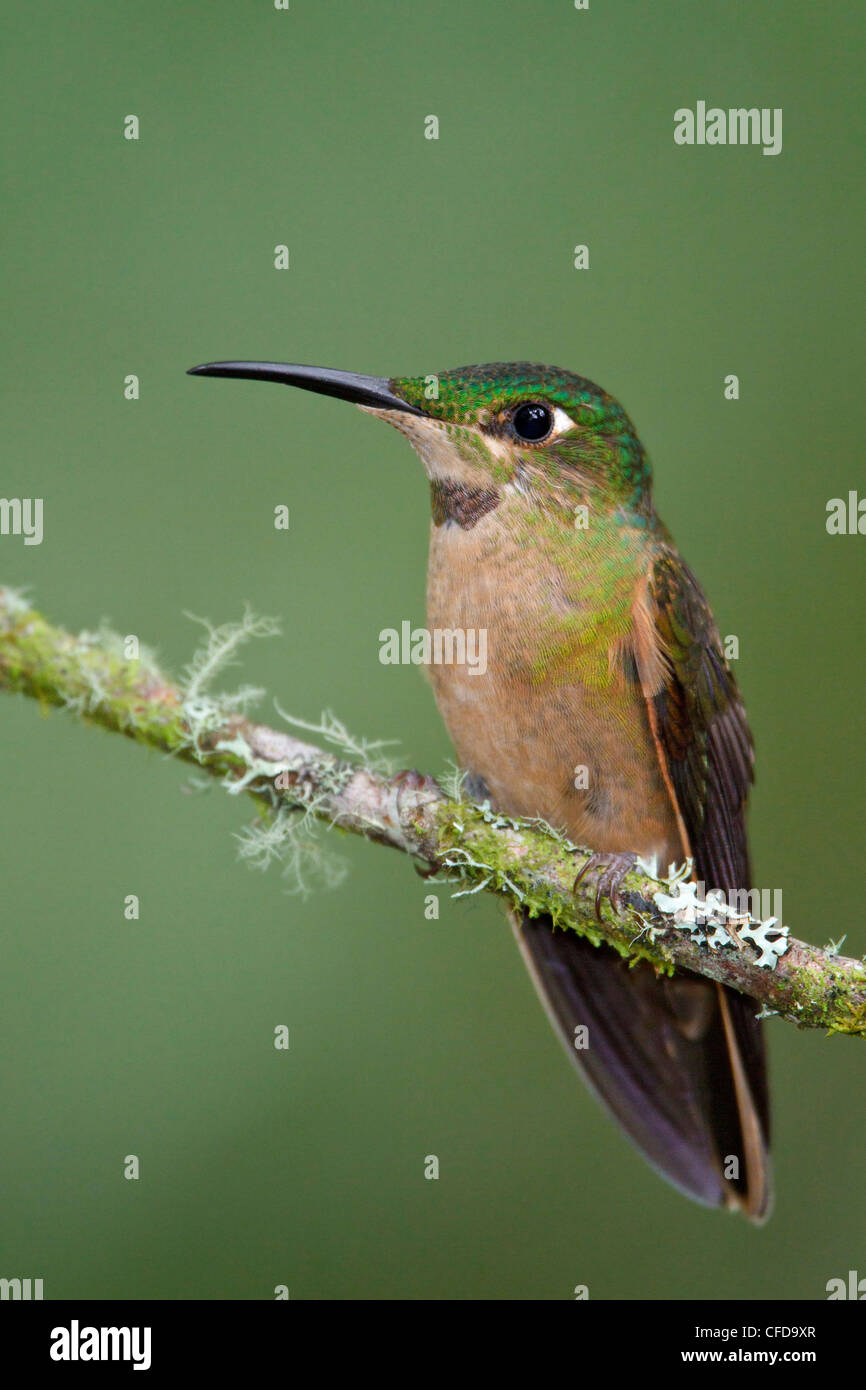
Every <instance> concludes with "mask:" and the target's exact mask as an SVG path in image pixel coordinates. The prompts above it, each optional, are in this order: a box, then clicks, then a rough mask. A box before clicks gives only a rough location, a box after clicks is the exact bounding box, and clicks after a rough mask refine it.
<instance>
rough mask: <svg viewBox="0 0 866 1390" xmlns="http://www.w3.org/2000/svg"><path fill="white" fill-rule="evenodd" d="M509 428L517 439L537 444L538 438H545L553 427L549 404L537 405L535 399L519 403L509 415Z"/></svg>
mask: <svg viewBox="0 0 866 1390" xmlns="http://www.w3.org/2000/svg"><path fill="white" fill-rule="evenodd" d="M511 428H512V429H513V430H514V433H515V434H516V435H517V438H518V439H525V440H527V441H528V442H529V443H531V444H537V443H538V442H539V440H541V439H546V438H547V436H548V435H549V434H550V431H551V430H552V428H553V411H552V410H551V409H550V406H547V405H539V404H538V402H537V401H533V402H532V403H531V404H530V403H528V404H526V405H519V406H518V407H517V409H516V410H515V412H514V414H513V415H512V417H511Z"/></svg>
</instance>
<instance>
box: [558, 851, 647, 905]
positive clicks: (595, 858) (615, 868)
mask: <svg viewBox="0 0 866 1390" xmlns="http://www.w3.org/2000/svg"><path fill="white" fill-rule="evenodd" d="M636 862H637V857H636V855H634V854H591V855H590V856H589V858H588V859H587V861H586V863H585V864H584V866H583V868H582V869H581V870H580V872H579V873H578V875H577V877H576V878H575V880H574V883H573V884H572V886H571V891H572V893H576V892H577V886H578V884H579V883H580V881H581V879H582V878H583V877H584V875H585V874H586V873H588V872H589V871H590V869H598V868H602V866H603V868H602V872H601V873H600V874H599V876H598V883H597V884H596V891H595V915H596V917H597V918H598V920H599V921H601V904H602V902H603V901H604V899H605V898H607V900H608V902H609V903H610V905H611V907H612V908H613V910H614V912H617V913H619V912H622V896H621V894H620V888H621V887H622V881H623V879H624V878H625V876H626V874H627V873H630V872H631V870H632V869H633V868H634V866H635V864H636Z"/></svg>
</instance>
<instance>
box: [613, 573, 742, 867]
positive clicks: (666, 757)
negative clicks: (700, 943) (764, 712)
mask: <svg viewBox="0 0 866 1390" xmlns="http://www.w3.org/2000/svg"><path fill="white" fill-rule="evenodd" d="M638 604H639V605H641V607H643V608H644V609H645V611H646V612H645V616H646V619H647V620H648V621H639V622H636V623H635V635H636V648H637V650H636V652H635V656H636V660H637V666H638V672H639V675H640V680H641V685H642V688H643V693H644V697H645V699H646V702H647V710H648V714H649V718H650V725H651V727H652V730H653V734H654V736H655V739H656V747H657V749H658V753H659V758H660V760H661V763H662V771H663V772H664V774H665V776H666V779H667V780H668V785H669V787H670V789H671V790H672V793H673V796H674V799H675V804H676V810H677V811H678V813H679V815H680V817H681V819H682V823H683V825H684V827H685V831H686V835H687V837H688V845H689V849H690V852H691V855H692V857H693V858H694V861H695V868H696V871H697V875H698V878H699V879H701V880H702V882H703V883H704V884H705V886H706V888H707V890H709V889H712V888H720V889H721V890H722V891H723V892H725V893H731V892H734V891H735V890H737V889H747V888H750V887H751V872H750V869H749V852H748V845H747V842H746V821H745V808H746V798H747V796H748V792H749V786H750V784H751V782H752V780H753V771H752V769H753V763H754V750H753V745H752V736H751V734H750V732H749V726H748V724H747V722H746V711H745V709H744V708H743V702H742V700H741V699H740V693H739V691H738V689H737V683H736V681H735V680H734V677H733V675H732V673H731V671H730V668H729V667H728V664H727V662H726V661H725V657H724V655H723V652H722V644H721V639H720V637H719V634H718V631H717V629H716V625H715V622H714V621H713V616H712V613H711V612H710V609H709V606H708V604H707V601H706V599H705V598H704V595H703V593H702V592H701V588H700V586H699V584H698V581H697V580H696V579H695V577H694V575H693V574H692V573H691V571H690V570H689V569H688V568H687V567H686V566H685V565H684V564H683V562H682V560H680V558H679V556H678V555H677V554H676V552H674V551H673V550H672V549H669V548H665V549H663V550H662V551H661V553H660V554H659V555H658V556H657V558H656V559H655V561H654V563H653V565H652V567H651V569H650V572H649V575H648V576H647V583H646V587H645V590H643V591H642V593H641V594H640V595H639V598H638Z"/></svg>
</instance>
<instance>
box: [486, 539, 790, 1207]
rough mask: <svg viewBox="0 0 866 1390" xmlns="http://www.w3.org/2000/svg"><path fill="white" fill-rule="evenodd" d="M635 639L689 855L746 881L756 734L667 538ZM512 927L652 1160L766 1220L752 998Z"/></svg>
mask: <svg viewBox="0 0 866 1390" xmlns="http://www.w3.org/2000/svg"><path fill="white" fill-rule="evenodd" d="M633 640H634V652H633V656H634V662H635V666H636V668H637V673H638V680H639V682H640V686H641V690H642V693H643V696H644V699H645V701H646V708H647V716H648V720H649V723H650V727H651V729H652V732H653V736H654V740H655V744H656V749H657V752H658V756H659V760H660V764H661V768H662V773H663V776H664V779H665V782H666V784H667V786H668V790H669V792H670V795H671V799H672V804H673V806H674V809H675V811H676V813H677V816H678V819H679V823H680V826H681V830H682V832H683V845H684V851H685V852H687V853H690V854H691V855H692V856H693V857H694V860H695V865H696V870H697V874H698V877H699V878H701V879H703V880H704V882H705V883H706V886H707V888H713V887H716V888H721V889H723V890H726V891H728V890H731V889H736V888H744V889H745V888H749V887H750V886H751V885H750V881H749V864H748V850H747V844H746V830H745V802H746V795H747V792H748V787H749V784H750V782H751V780H752V741H751V736H750V734H749V730H748V725H747V723H746V717H745V713H744V710H743V705H742V701H741V700H740V697H739V694H738V691H737V687H736V683H735V681H734V678H733V676H732V675H731V673H730V671H729V669H728V667H727V664H726V662H725V660H724V656H723V653H722V647H721V642H720V639H719V635H718V632H717V631H716V627H715V624H714V622H713V619H712V615H711V614H710V611H709V608H708V606H707V603H706V600H705V599H704V597H703V594H702V593H701V590H700V587H699V585H698V583H697V581H696V580H695V578H694V576H693V575H692V574H691V573H690V571H689V570H687V569H686V568H685V567H684V566H683V565H682V561H680V559H679V557H678V556H677V555H676V552H675V551H673V549H672V548H671V549H664V550H663V551H661V552H660V553H659V554H658V555H657V557H656V558H655V559H654V561H653V563H652V565H651V567H650V570H649V572H648V573H647V575H646V576H645V579H644V583H643V584H642V585H641V586H640V588H639V592H638V595H637V599H636V609H635V622H634V639H633ZM626 848H627V846H625V845H624V846H623V849H626ZM514 926H515V935H516V937H517V941H518V944H519V945H520V948H521V951H522V952H523V955H524V958H525V960H526V963H527V965H528V967H529V971H530V974H531V975H532V978H533V981H534V983H535V985H536V988H537V990H538V993H539V996H540V998H541V1000H542V1003H543V1004H544V1006H545V1008H546V1010H547V1012H548V1015H549V1017H550V1019H551V1021H552V1023H553V1024H554V1027H555V1029H556V1031H557V1033H558V1034H559V1036H560V1039H561V1041H562V1043H563V1044H564V1046H565V1048H566V1051H567V1052H568V1055H569V1056H570V1057H571V1059H572V1061H573V1062H574V1063H575V1064H576V1066H577V1067H578V1070H579V1071H580V1072H581V1074H582V1075H583V1076H584V1078H585V1080H587V1081H588V1082H589V1084H590V1086H591V1087H592V1089H593V1090H594V1091H595V1093H596V1095H597V1096H598V1097H599V1099H600V1100H601V1101H602V1103H603V1104H604V1105H605V1106H606V1107H607V1109H608V1110H609V1111H610V1112H611V1114H612V1115H613V1116H614V1118H615V1119H616V1120H617V1121H618V1122H619V1123H620V1125H621V1126H622V1127H623V1129H624V1130H625V1132H626V1134H627V1135H628V1136H629V1138H630V1139H631V1140H632V1142H633V1143H634V1144H636V1145H637V1147H638V1148H639V1149H640V1150H641V1152H642V1153H643V1154H644V1156H645V1158H647V1159H648V1161H649V1162H650V1163H651V1164H652V1165H653V1166H654V1167H655V1168H657V1169H658V1170H659V1172H661V1173H662V1175H663V1176H664V1177H666V1178H667V1179H668V1180H669V1181H671V1182H673V1183H674V1184H675V1185H676V1186H677V1187H679V1188H681V1190H683V1191H685V1192H687V1193H688V1194H689V1195H690V1196H692V1197H694V1198H696V1199H697V1200H698V1201H701V1202H705V1203H706V1204H708V1205H712V1206H723V1205H737V1206H740V1207H742V1208H744V1209H745V1211H746V1212H747V1213H748V1214H749V1215H750V1216H751V1217H753V1218H754V1219H755V1220H762V1219H763V1218H764V1217H765V1216H766V1215H767V1212H768V1210H769V1204H770V1178H769V1158H768V1135H769V1121H768V1108H769V1107H768V1101H767V1084H766V1070H765V1061H764V1049H763V1039H762V1035H761V1030H760V1025H759V1024H758V1023H757V1022H756V1020H755V1005H754V1003H753V1002H752V1001H751V1000H749V999H746V998H745V996H743V995H740V994H737V993H736V992H734V991H732V990H729V989H724V988H722V987H721V986H719V985H717V984H715V983H714V982H713V981H710V980H706V979H702V978H700V977H699V976H696V975H691V974H686V973H681V974H678V975H677V976H675V977H674V978H673V979H658V978H656V976H655V973H654V971H653V970H652V967H651V966H649V965H647V964H646V963H645V962H639V963H638V964H637V965H636V966H632V967H631V968H629V966H628V964H627V962H625V961H622V960H620V959H619V957H618V956H616V955H615V953H614V952H612V951H610V950H607V949H605V948H604V947H601V948H598V949H596V948H594V947H593V946H591V945H590V943H589V942H588V941H586V940H585V939H583V938H581V937H579V936H577V935H576V933H573V932H570V931H564V932H563V931H554V930H553V929H552V924H551V922H550V920H549V918H536V919H534V920H529V919H527V918H526V917H523V918H522V919H521V920H515V922H514ZM580 1025H583V1026H585V1027H586V1028H587V1030H588V1046H587V1047H585V1048H582V1047H580V1046H578V1044H577V1042H576V1038H577V1039H579V1038H580V1036H582V1034H576V1030H577V1029H578V1028H579V1027H580ZM732 1160H736V1163H733V1162H732Z"/></svg>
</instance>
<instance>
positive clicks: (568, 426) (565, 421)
mask: <svg viewBox="0 0 866 1390" xmlns="http://www.w3.org/2000/svg"><path fill="white" fill-rule="evenodd" d="M573 429H574V421H573V420H572V418H571V416H570V415H566V413H565V411H564V410H561V409H560V407H559V406H556V407H555V408H554V411H553V433H554V434H565V433H566V431H567V430H573Z"/></svg>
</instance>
